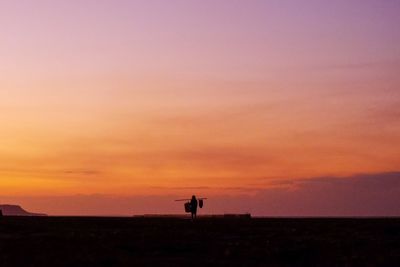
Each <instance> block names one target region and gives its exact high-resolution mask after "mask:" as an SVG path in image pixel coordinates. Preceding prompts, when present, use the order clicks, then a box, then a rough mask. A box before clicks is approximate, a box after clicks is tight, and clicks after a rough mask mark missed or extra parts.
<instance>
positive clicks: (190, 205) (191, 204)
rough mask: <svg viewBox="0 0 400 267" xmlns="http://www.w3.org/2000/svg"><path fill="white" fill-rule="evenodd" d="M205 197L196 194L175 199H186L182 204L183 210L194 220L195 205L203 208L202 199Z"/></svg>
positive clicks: (195, 214) (195, 213)
mask: <svg viewBox="0 0 400 267" xmlns="http://www.w3.org/2000/svg"><path fill="white" fill-rule="evenodd" d="M205 199H207V198H204V197H203V198H196V196H195V195H193V196H192V198H191V199H177V200H175V201H186V203H185V204H184V208H185V212H186V213H191V215H192V220H194V219H195V218H196V217H197V207H200V208H203V206H204V202H203V200H205Z"/></svg>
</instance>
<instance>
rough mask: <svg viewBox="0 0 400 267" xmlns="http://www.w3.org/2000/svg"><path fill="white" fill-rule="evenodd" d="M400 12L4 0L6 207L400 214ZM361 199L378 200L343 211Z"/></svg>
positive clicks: (274, 4) (0, 24) (350, 6)
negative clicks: (192, 205) (194, 205)
mask: <svg viewBox="0 0 400 267" xmlns="http://www.w3.org/2000/svg"><path fill="white" fill-rule="evenodd" d="M399 14H400V1H398V0H386V1H382V0H337V1H319V0H318V1H317V0H296V1H294V0H293V1H289V0H279V1H278V0H271V1H267V0H265V1H257V0H252V1H244V0H241V1H239V0H224V1H222V0H221V1H211V0H203V1H193V0H190V1H188V0H185V1H184V0H169V1H161V0H160V1H152V0H142V1H134V0H132V1H122V0H119V1H111V0H109V1H105V0H104V1H99V0H98V1H94V0H85V1H54V0H37V1H27V0H26V1H23V0H16V1H12V0H8V1H7V0H0V190H1V192H0V203H1V202H3V203H4V202H6V201H7V202H14V203H22V204H23V205H24V207H26V208H28V209H35V211H40V212H48V213H50V214H131V213H148V212H152V213H163V212H178V211H180V209H181V207H180V206H179V207H178V208H177V207H176V206H174V205H176V203H173V202H171V203H170V202H168V201H169V199H173V198H174V197H187V196H190V195H191V194H192V193H196V194H201V195H204V196H209V197H211V198H214V200H218V201H214V202H212V201H211V203H213V204H212V205H211V207H210V211H212V212H226V211H229V212H246V211H252V212H254V213H256V214H258V215H329V214H335V215H341V214H345V215H352V214H353V215H374V214H380V215H382V214H383V215H385V214H387V215H396V214H397V215H400V208H399V207H395V206H393V205H388V203H387V201H389V200H385V199H384V198H385V194H386V193H388V191H387V190H390V189H391V188H392V189H393V187H394V188H395V190H398V191H396V192H400V184H399V183H398V182H396V181H398V180H400V175H399V172H398V171H399V170H400V75H399V74H400V31H399V25H400V16H399ZM388 176H390V177H389V178H388ZM324 177H325V178H324ZM371 177H374V178H373V179H375V180H376V181H379V184H380V185H381V186H378V187H374V186H360V184H364V183H366V184H367V185H370V184H371V179H372V178H371ZM328 178H329V179H328ZM327 179H328V184H329V185H330V186H323V185H325V184H326V183H327ZM321 180H322V181H323V182H322V183H321V182H320V181H321ZM354 180H356V181H357V182H354ZM375 180H374V181H375ZM304 181H307V182H304ZM332 183H333V185H332ZM374 183H375V182H372V184H374ZM377 183H378V182H377ZM338 184H339V185H338ZM343 187H346V188H348V189H346V190H345V191H346V192H347V193H346V194H345V193H343V192H342V191H343V190H344V189H343ZM359 188H361V189H360V190H364V191H362V192H363V197H365V199H368V200H371V199H375V200H376V201H375V202H373V204H371V203H370V204H369V205H368V207H369V208H368V207H367V208H365V206H364V205H366V204H365V202H362V201H359V202H357V203H359V204H358V206H357V205H356V206H354V205H353V206H351V208H352V209H342V213H341V212H339V211H340V210H341V209H339V211H338V210H337V209H336V207H342V206H343V199H345V203H352V202H354V199H352V198H351V196H352V195H353V196H354V195H357V193H358V192H359V191H358V190H359ZM365 188H369V189H370V191H368V190H365ZM341 190H342V191H341ZM376 190H378V191H379V193H377V192H376ZM393 190H394V189H393ZM305 192H307V193H305ZM349 192H351V194H350V193H349ZM328 193H329V194H328ZM336 193H337V194H336ZM342 193H343V194H342ZM326 194H328V195H329V203H330V204H329V205H328V204H327V205H328V206H326V207H325V206H318V205H317V204H315V203H318V202H319V201H320V200H321V196H324V195H326ZM277 195H279V196H278V197H277ZM399 195H400V194H397V196H398V197H397V198H396V197H395V196H394V195H393V196H392V198H390V201H397V203H399V201H400V197H399ZM335 196H336V197H335ZM105 199H106V200H105ZM385 201H386V202H385ZM121 203H123V204H121ZM138 203H140V205H139V206H138ZM155 203H157V205H155ZM160 203H164V204H160ZM165 203H168V204H165ZM272 203H273V204H272ZM299 203H302V204H301V205H302V206H301V207H303V210H304V212H303V213H302V212H301V210H302V209H301V207H300V208H299V207H298V205H299ZM363 203H364V204H363ZM390 203H391V202H390ZM349 205H350V204H349ZM155 206H157V207H159V209H155V208H154V207H155ZM106 207H108V208H106ZM110 207H112V208H110ZM276 207H278V208H276ZM279 207H282V209H279Z"/></svg>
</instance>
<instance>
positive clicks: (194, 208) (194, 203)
mask: <svg viewBox="0 0 400 267" xmlns="http://www.w3.org/2000/svg"><path fill="white" fill-rule="evenodd" d="M190 212H191V213H192V220H193V219H194V218H196V217H197V198H196V196H192V200H190Z"/></svg>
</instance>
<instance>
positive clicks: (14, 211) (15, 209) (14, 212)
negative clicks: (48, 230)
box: [0, 204, 47, 216]
mask: <svg viewBox="0 0 400 267" xmlns="http://www.w3.org/2000/svg"><path fill="white" fill-rule="evenodd" d="M0 210H1V213H2V215H3V216H47V215H46V214H43V213H32V212H28V211H26V210H24V209H23V208H22V207H21V206H19V205H9V204H4V205H0Z"/></svg>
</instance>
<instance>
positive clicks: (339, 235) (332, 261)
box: [0, 217, 400, 267]
mask: <svg viewBox="0 0 400 267" xmlns="http://www.w3.org/2000/svg"><path fill="white" fill-rule="evenodd" d="M207 264H208V265H239V266H252V265H262V266H400V219H280V218H279V219H277V218H274V219H267V218H265V219H227V218H225V219H224V218H200V219H199V220H198V221H196V222H194V223H192V222H191V221H190V220H187V219H179V218H91V217H81V218H79V217H19V218H18V217H3V218H0V266H1V267H5V266H134V265H174V266H176V265H178V266H181V265H203V266H204V265H207Z"/></svg>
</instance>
